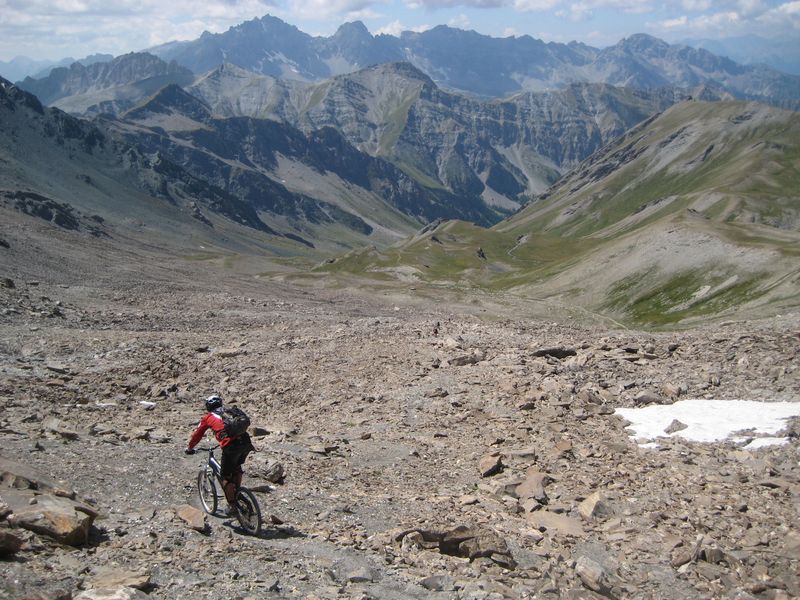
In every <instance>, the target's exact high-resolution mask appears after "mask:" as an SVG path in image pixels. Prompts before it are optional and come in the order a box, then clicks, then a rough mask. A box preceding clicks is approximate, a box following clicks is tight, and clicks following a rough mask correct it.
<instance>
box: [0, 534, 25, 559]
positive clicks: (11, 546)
mask: <svg viewBox="0 0 800 600" xmlns="http://www.w3.org/2000/svg"><path fill="white" fill-rule="evenodd" d="M22 543H23V542H22V539H21V538H20V537H19V536H17V535H16V534H15V533H14V532H13V531H11V530H9V529H5V528H3V529H0V556H6V555H8V554H15V553H16V552H19V550H20V548H22Z"/></svg>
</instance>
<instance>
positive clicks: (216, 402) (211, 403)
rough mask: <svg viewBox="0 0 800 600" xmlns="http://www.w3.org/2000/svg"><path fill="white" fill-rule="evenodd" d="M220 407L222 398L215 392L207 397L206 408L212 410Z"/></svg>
mask: <svg viewBox="0 0 800 600" xmlns="http://www.w3.org/2000/svg"><path fill="white" fill-rule="evenodd" d="M218 408H222V398H221V397H220V396H217V395H216V394H213V395H211V396H209V397H208V398H206V410H207V411H208V412H211V411H212V410H217V409H218Z"/></svg>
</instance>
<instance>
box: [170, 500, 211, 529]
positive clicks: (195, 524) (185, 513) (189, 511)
mask: <svg viewBox="0 0 800 600" xmlns="http://www.w3.org/2000/svg"><path fill="white" fill-rule="evenodd" d="M175 514H176V515H178V517H179V518H180V519H181V520H182V521H183V522H185V523H186V524H187V525H188V526H189V527H191V528H192V529H194V530H195V531H199V532H200V533H206V532H207V531H208V522H207V521H206V513H204V512H203V511H202V510H200V509H198V508H195V507H194V506H191V505H189V504H181V505H180V506H176V507H175Z"/></svg>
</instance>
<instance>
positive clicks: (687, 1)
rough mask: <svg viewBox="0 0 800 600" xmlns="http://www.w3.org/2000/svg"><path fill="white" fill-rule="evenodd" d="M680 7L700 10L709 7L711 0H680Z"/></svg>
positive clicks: (687, 9) (690, 10) (688, 9)
mask: <svg viewBox="0 0 800 600" xmlns="http://www.w3.org/2000/svg"><path fill="white" fill-rule="evenodd" d="M681 7H682V8H683V9H684V10H686V11H689V12H702V11H704V10H708V9H709V8H711V0H682V1H681Z"/></svg>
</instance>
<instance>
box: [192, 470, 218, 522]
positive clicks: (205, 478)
mask: <svg viewBox="0 0 800 600" xmlns="http://www.w3.org/2000/svg"><path fill="white" fill-rule="evenodd" d="M197 493H198V494H199V495H200V504H202V505H203V510H204V511H206V512H207V513H208V514H210V515H213V514H214V513H215V512H217V504H218V503H219V494H218V493H217V482H216V478H215V476H214V473H213V472H212V471H211V469H209V468H205V469H203V470H201V471H200V472H199V473H198V474H197Z"/></svg>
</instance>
